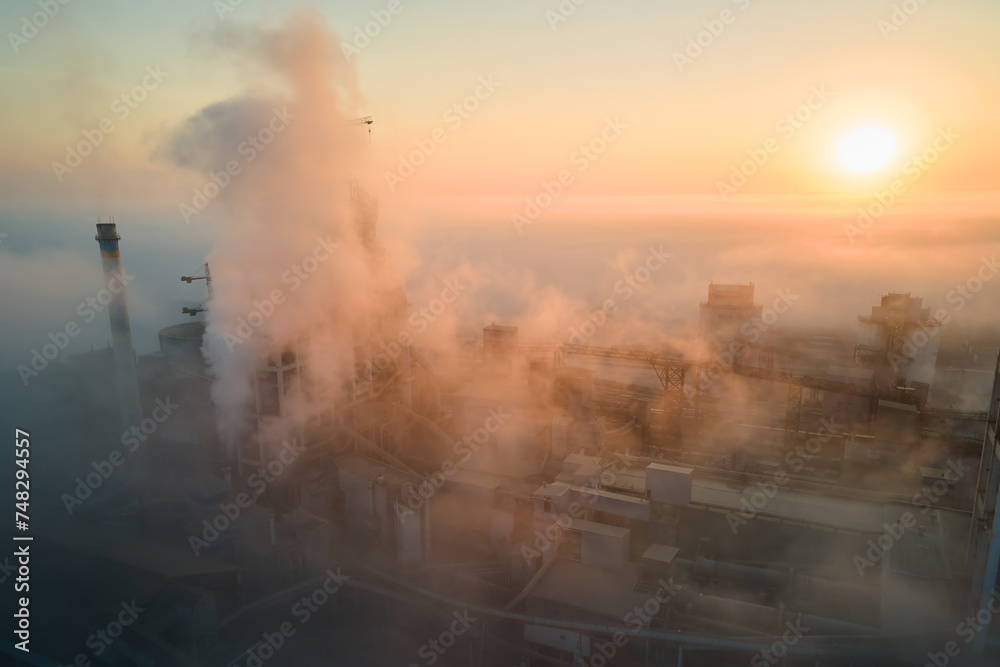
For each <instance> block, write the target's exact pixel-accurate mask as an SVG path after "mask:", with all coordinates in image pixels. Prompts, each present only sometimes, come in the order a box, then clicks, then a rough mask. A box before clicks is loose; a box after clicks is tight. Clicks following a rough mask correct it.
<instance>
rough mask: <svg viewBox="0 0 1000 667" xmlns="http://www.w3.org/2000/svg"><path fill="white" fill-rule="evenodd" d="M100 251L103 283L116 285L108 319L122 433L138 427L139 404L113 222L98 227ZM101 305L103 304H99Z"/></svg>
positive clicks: (116, 232)
mask: <svg viewBox="0 0 1000 667" xmlns="http://www.w3.org/2000/svg"><path fill="white" fill-rule="evenodd" d="M94 238H95V239H96V240H97V243H98V245H100V247H101V263H102V264H103V265H104V280H105V283H106V284H108V285H111V284H114V283H118V284H120V285H121V289H120V290H119V291H117V292H115V291H113V290H111V289H107V290H106V291H107V292H109V293H110V294H111V303H110V304H109V305H108V317H109V318H110V319H111V343H112V345H113V347H114V352H115V374H116V381H117V385H118V401H119V404H120V406H121V415H122V430H123V431H125V430H128V429H130V428H132V427H133V426H138V425H139V424H140V423H141V422H142V403H141V402H140V401H139V379H138V377H137V375H136V364H135V350H134V349H133V348H132V327H131V326H130V325H129V321H128V304H127V303H126V301H125V279H124V278H123V277H122V260H121V254H120V253H119V251H118V241H119V240H120V239H121V237H120V236H118V228H117V227H116V226H115V223H114V222H111V223H101V222H98V223H97V236H95V237H94ZM102 303H103V302H102Z"/></svg>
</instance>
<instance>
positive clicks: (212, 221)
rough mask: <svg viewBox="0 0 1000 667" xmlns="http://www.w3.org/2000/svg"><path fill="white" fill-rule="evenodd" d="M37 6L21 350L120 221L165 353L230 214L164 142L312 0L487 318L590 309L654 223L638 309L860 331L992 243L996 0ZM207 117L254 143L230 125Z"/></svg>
mask: <svg viewBox="0 0 1000 667" xmlns="http://www.w3.org/2000/svg"><path fill="white" fill-rule="evenodd" d="M43 4H44V3H43ZM904 4H905V5H906V8H908V9H909V10H910V11H911V12H912V13H911V14H907V13H906V12H905V11H904V9H903V7H902V5H904ZM40 6H42V5H39V4H36V3H35V2H28V1H26V0H12V1H11V2H7V3H4V5H3V7H2V8H0V27H2V31H3V32H4V33H5V40H4V41H5V42H6V43H5V44H4V45H2V47H0V85H2V87H3V90H5V91H7V92H8V94H7V95H6V96H5V100H4V107H3V111H2V117H3V121H4V122H3V123H0V147H2V148H0V233H5V234H7V236H6V237H3V238H0V260H3V261H0V277H3V278H4V279H5V280H7V281H11V280H17V281H20V282H21V283H22V284H24V285H25V286H26V287H25V289H24V290H23V293H21V294H19V295H7V296H6V297H5V300H6V302H7V304H8V305H17V306H18V307H19V308H20V309H21V312H28V311H29V310H36V311H38V312H44V313H45V315H44V316H41V315H40V316H39V317H40V318H41V319H40V320H39V321H31V322H28V323H25V324H24V325H23V326H22V327H21V328H20V329H19V331H20V332H21V334H23V335H20V334H18V335H16V336H15V335H14V334H10V335H11V336H12V337H13V338H15V339H16V340H17V341H18V342H17V346H18V348H19V349H21V348H23V349H24V350H28V349H30V347H31V341H32V340H33V338H32V336H34V337H35V338H37V337H38V336H39V334H38V333H32V332H38V331H42V332H44V331H46V330H47V327H51V326H58V324H59V323H60V322H61V321H62V320H63V319H65V315H64V313H65V312H66V311H67V309H69V310H71V309H72V307H73V305H74V304H76V303H78V302H79V300H80V298H82V297H83V296H84V295H85V294H87V293H89V292H90V291H92V287H93V286H94V285H95V284H99V281H100V271H99V266H97V263H96V262H95V261H94V258H93V256H92V255H93V253H94V249H93V248H92V247H91V246H92V245H93V242H92V241H91V240H90V237H91V236H92V235H93V223H94V222H95V218H96V217H97V216H107V215H114V216H115V217H116V220H118V221H119V226H120V227H121V231H122V234H123V236H124V237H125V240H124V241H123V256H124V257H125V261H126V265H127V266H128V265H129V262H131V265H132V266H133V267H134V268H135V269H136V270H137V271H138V272H139V279H138V280H137V284H136V286H135V287H134V288H132V289H133V290H134V291H135V292H136V296H135V297H134V298H133V297H130V304H132V303H133V302H135V305H134V306H133V310H134V312H135V314H134V318H138V319H139V320H140V321H139V323H138V326H139V329H140V331H143V332H145V335H144V336H143V337H142V340H141V341H137V347H138V348H139V349H140V350H142V349H143V348H144V347H145V348H146V349H148V348H151V347H153V346H155V337H154V336H152V335H151V332H152V331H155V328H156V326H159V325H160V324H164V323H168V320H169V319H170V318H171V317H173V316H172V315H168V314H167V311H168V310H169V312H170V313H173V312H174V311H175V310H176V308H175V306H176V305H177V303H179V302H181V301H184V300H186V299H191V297H189V296H186V295H188V294H190V290H191V288H190V287H188V286H186V285H182V284H180V283H179V281H177V280H176V275H174V274H180V273H190V272H191V271H192V270H193V269H194V268H195V267H197V265H198V264H199V263H200V262H201V261H203V260H204V257H205V256H206V255H207V254H208V253H209V252H210V251H211V249H212V247H213V243H214V240H213V239H215V238H216V237H217V234H218V231H219V226H220V225H222V224H224V221H223V218H224V217H225V214H224V212H223V208H222V206H221V205H219V204H218V203H217V202H216V203H211V204H209V205H208V207H207V208H205V210H204V211H199V212H198V213H197V214H195V215H193V216H189V217H191V220H190V221H186V220H185V214H184V210H183V206H184V205H189V204H191V203H192V202H193V200H194V197H195V195H194V191H195V189H198V188H203V187H204V185H205V183H206V172H205V171H204V170H199V169H197V168H194V169H193V168H191V166H192V165H185V164H182V161H178V159H177V155H176V154H172V153H171V146H172V143H171V142H172V141H173V140H174V138H175V137H176V136H177V133H178V131H179V129H180V128H184V127H186V126H185V123H187V122H189V121H190V120H191V119H197V118H199V117H204V112H205V111H206V110H210V109H219V108H222V107H220V106H219V105H223V106H224V105H225V104H227V103H228V102H230V101H232V100H234V99H239V98H242V97H245V96H247V95H250V96H255V95H256V96H258V97H261V98H271V97H275V94H276V91H279V92H280V90H281V88H282V86H283V85H285V84H284V83H283V82H282V81H281V79H280V77H274V76H271V74H270V73H269V72H267V71H265V70H262V69H261V67H260V66H259V63H256V62H254V58H252V57H246V53H245V52H241V51H239V50H233V49H227V48H225V47H226V45H227V44H228V43H229V42H230V41H233V40H238V39H239V35H241V34H244V33H245V31H246V30H249V29H254V28H260V29H266V28H274V27H276V26H280V25H282V24H283V22H284V21H286V20H287V18H288V17H289V16H291V15H293V13H294V12H295V11H296V10H299V9H308V10H310V11H313V12H315V13H316V17H317V20H318V21H320V22H321V23H323V24H324V25H325V26H326V28H327V29H328V30H330V31H332V32H333V33H335V34H337V35H339V36H340V37H341V38H342V39H343V40H344V42H343V45H342V47H341V51H342V55H344V57H345V58H346V59H347V60H348V63H349V67H350V68H351V74H350V76H349V77H348V79H351V80H353V81H354V82H355V83H356V86H357V90H358V93H359V94H358V95H357V96H356V97H353V98H352V99H353V100H354V102H355V103H354V107H353V109H352V113H355V114H356V116H357V117H361V116H371V117H372V118H373V119H374V123H373V124H372V125H370V126H367V125H358V126H356V127H355V128H354V130H355V131H356V132H357V133H358V135H360V137H361V139H362V140H365V141H367V146H366V148H365V151H364V156H363V158H364V159H363V161H364V166H363V168H362V169H361V170H360V171H359V172H358V175H359V177H361V178H362V180H363V182H364V183H365V186H366V187H368V188H370V189H371V190H373V191H377V194H378V198H379V206H380V220H379V230H380V236H381V237H382V238H383V240H384V241H385V242H386V243H387V244H388V245H389V247H390V249H391V250H393V251H395V252H396V253H397V255H396V256H397V257H398V261H399V272H400V279H401V281H402V282H403V283H404V285H406V286H407V289H408V291H413V290H414V289H417V288H418V287H419V286H420V285H427V284H434V283H435V280H436V279H437V278H438V277H440V276H441V275H445V274H448V273H449V272H452V271H456V270H458V269H459V268H460V267H462V266H465V265H468V264H470V262H471V263H473V264H475V265H476V266H477V267H478V271H479V275H481V276H485V277H488V281H491V282H492V283H494V284H493V285H492V286H491V287H490V290H489V291H488V294H490V295H491V296H490V297H489V298H488V299H486V300H485V301H479V302H477V310H476V311H475V315H476V316H477V317H479V318H500V319H505V318H506V319H510V320H516V319H517V318H519V317H523V318H527V319H526V321H529V322H530V321H532V319H531V317H529V315H531V314H532V313H535V314H537V313H538V312H539V310H544V309H545V306H544V304H549V305H551V303H550V302H548V301H546V300H545V298H541V299H540V300H538V301H534V300H531V299H527V298H525V296H526V295H529V294H536V293H545V290H548V289H557V290H559V291H560V293H561V294H563V295H564V300H565V301H567V302H571V303H575V304H577V306H579V308H578V309H577V310H580V309H585V308H589V307H594V306H595V305H599V303H600V300H601V298H602V294H604V293H606V292H608V290H609V289H610V288H611V286H613V285H614V284H615V280H616V276H617V275H620V274H621V273H622V272H623V271H626V270H630V269H628V267H629V266H630V265H629V262H634V261H638V260H639V259H641V258H642V257H644V256H645V254H646V248H647V247H648V246H649V245H650V244H653V245H661V244H665V247H666V248H667V249H668V250H672V251H673V252H674V253H675V258H676V259H675V260H674V261H675V263H676V266H675V267H673V268H672V269H671V271H672V272H673V273H671V276H673V277H672V278H670V279H669V280H666V279H664V281H663V283H662V284H661V285H660V287H659V288H658V289H659V290H660V292H658V293H657V294H658V296H657V297H656V299H655V300H654V301H650V302H649V303H648V304H647V306H648V309H649V310H656V311H662V310H664V309H670V308H682V309H685V310H684V311H683V312H679V313H671V314H670V315H669V316H665V318H666V320H673V319H678V318H680V319H684V318H686V317H689V316H691V317H693V316H694V313H695V312H696V310H697V301H698V300H699V298H701V299H703V298H704V292H705V291H706V284H707V282H709V281H710V280H716V281H717V282H721V281H732V282H750V281H754V282H756V283H757V284H758V285H759V288H758V289H759V291H760V292H761V293H764V294H773V293H774V292H776V291H777V290H779V289H782V288H785V287H787V286H789V285H795V286H797V288H798V289H800V290H801V291H802V292H803V293H805V294H808V295H810V297H809V301H810V303H811V306H810V307H809V308H802V312H803V313H809V316H810V317H820V316H821V317H825V318H826V319H825V320H824V322H828V323H834V322H840V323H847V324H849V323H850V321H851V320H852V318H853V317H854V315H856V314H859V313H861V312H864V311H866V310H867V309H868V308H869V307H870V306H871V305H873V304H874V303H875V302H876V301H877V298H878V296H879V295H880V294H883V293H885V292H887V291H889V290H901V291H913V292H914V293H918V294H920V295H922V296H925V297H926V298H927V299H928V301H932V302H933V303H934V304H935V305H937V304H940V305H944V304H945V303H946V298H947V294H948V292H949V290H951V289H953V288H954V286H955V285H956V284H957V283H959V282H965V281H966V280H968V279H969V276H971V275H973V274H974V273H975V272H976V271H977V270H978V268H977V267H978V266H979V265H980V263H981V262H982V260H983V257H989V256H990V255H991V254H992V253H993V252H995V251H996V248H997V240H998V239H997V234H998V232H997V231H996V229H997V227H998V226H997V225H996V221H997V210H998V207H997V204H998V203H1000V202H998V197H997V186H998V180H1000V170H998V169H997V168H996V156H997V155H998V154H1000V126H998V125H997V123H996V122H995V109H996V108H998V106H1000V85H998V78H997V76H996V74H997V72H998V66H1000V49H997V48H996V46H995V34H996V28H997V26H998V25H1000V5H998V4H997V3H995V2H991V1H989V0H978V1H974V0H955V1H951V2H947V3H945V2H934V1H930V2H925V3H923V4H920V3H918V2H916V0H914V2H912V3H894V2H887V1H885V2H883V1H881V0H879V1H875V2H872V1H870V0H846V1H844V2H839V3H824V4H815V3H802V2H792V1H791V0H784V1H782V0H739V1H738V2H737V1H733V0H714V1H712V2H693V1H685V2H682V1H679V0H678V1H673V2H669V3H660V2H652V1H638V0H636V1H626V2H617V3H611V2H607V1H601V0H585V1H584V2H581V3H579V4H577V3H576V2H573V1H572V0H564V1H563V2H561V3H560V2H556V1H554V0H552V1H548V2H545V1H543V2H527V1H521V0H512V1H510V2H506V3H487V2H475V1H474V2H457V1H444V0H398V2H396V1H389V0H378V1H373V2H350V3H345V2H323V1H317V2H279V1H267V0H261V1H258V0H244V1H243V2H237V1H236V0H218V1H215V2H212V1H209V0H199V1H195V0H178V1H177V2H172V3H152V2H125V1H113V0H95V1H92V2H86V3H84V2H79V1H72V0H71V1H70V2H68V3H67V4H65V5H62V4H56V6H57V7H58V11H55V10H54V9H50V11H54V12H55V14H54V15H53V16H51V17H47V18H46V19H45V20H44V21H42V19H39V18H37V12H39V11H41V9H40ZM32 15H36V19H35V20H36V22H38V23H43V22H44V23H45V25H43V26H42V27H41V28H40V29H38V30H37V32H34V31H32V30H31V29H30V28H25V25H26V22H28V21H30V20H31V17H32ZM366 29H367V31H368V33H369V34H367V35H366V34H365V30H366ZM330 57H331V58H334V57H336V55H335V54H334V55H331V56H330ZM352 85H353V84H352ZM137 86H138V87H139V88H137ZM122 96H125V99H124V100H123V99H122ZM279 96H280V95H279ZM139 98H141V100H140V99H139ZM456 105H458V106H457V107H456ZM102 124H103V127H104V128H110V130H109V131H100V132H99V130H100V128H102ZM872 126H874V127H876V128H879V130H880V131H882V132H883V133H886V134H887V135H888V136H889V139H890V143H892V144H894V149H892V150H890V151H889V152H888V154H886V155H881V156H879V155H875V156H874V157H871V156H868V158H870V160H874V161H875V162H877V163H878V164H877V166H876V168H874V169H872V170H871V171H869V172H867V173H857V172H855V171H852V170H851V169H850V168H849V165H848V163H849V162H850V160H846V161H845V159H843V158H842V157H841V156H839V154H838V148H839V147H840V146H841V142H842V140H843V139H844V138H845V137H847V136H849V135H850V133H851V132H852V131H855V130H857V129H858V128H866V127H872ZM369 129H370V130H371V134H370V138H369V137H368V136H366V134H367V130H369ZM88 137H90V138H91V139H88ZM94 137H97V138H99V141H94V140H92V138H94ZM216 140H217V141H219V142H220V145H219V146H217V147H216V148H218V149H219V151H220V153H221V154H226V153H228V154H233V155H234V156H238V155H239V153H238V146H239V145H240V140H241V137H240V136H238V135H225V136H221V135H220V136H217V137H216ZM81 142H82V144H83V147H84V148H85V149H88V148H89V149H91V150H89V151H88V152H89V154H88V155H86V156H83V157H81V158H80V162H79V164H78V165H76V166H70V165H71V162H70V159H71V158H70V155H69V153H70V152H73V151H74V150H75V148H74V147H79V146H80V145H81ZM88 144H94V145H93V146H92V147H91V146H90V145H88ZM588 147H589V148H588ZM81 152H82V151H81ZM265 157H266V156H265ZM865 157H866V156H863V155H862V156H858V155H854V156H853V158H854V159H855V162H856V161H857V159H862V161H864V158H865ZM931 158H932V159H931ZM411 172H412V173H411ZM894 185H895V186H896V190H895V191H894V190H893V187H894ZM553 194H554V196H553ZM860 211H867V212H868V214H869V215H870V217H871V220H872V222H871V223H868V226H865V227H862V226H860V224H861V221H862V220H863V218H861V217H859V216H860ZM186 222H190V223H191V224H185V223H186ZM275 224H276V225H279V223H278V222H276V223H275ZM441 229H447V230H450V231H446V232H441V231H440V230H441ZM130 243H131V245H129V244H130ZM129 253H131V254H129ZM173 265H176V270H175V269H174V266H173ZM661 275H666V274H661ZM484 280H486V279H485V278H484ZM27 286H32V289H28V288H27ZM503 286H507V287H508V289H507V290H506V291H504V289H502V287H503ZM184 290H187V292H185V291H184ZM483 294H484V299H485V298H486V297H485V295H486V294H487V292H484V293H483ZM140 295H141V296H140ZM997 295H998V292H997V291H996V289H995V286H994V285H992V284H990V285H989V286H988V289H985V290H984V292H983V295H981V296H980V297H979V298H977V300H976V302H975V303H974V304H973V306H974V307H970V308H969V311H973V310H977V309H978V312H980V315H981V317H983V318H988V317H989V316H990V313H992V312H994V311H993V309H994V306H995V305H996V304H997V303H998V302H1000V299H998V296H997ZM415 298H419V297H415ZM529 301H530V303H528V302H529ZM196 302H197V299H195V303H196ZM520 302H524V303H525V304H527V305H522V306H521V307H520V308H519V307H518V306H517V305H516V304H517V303H520ZM540 304H542V305H540ZM654 304H655V305H654ZM557 310H558V309H557ZM570 310H571V309H570ZM560 312H563V311H561V310H560ZM567 312H568V311H567ZM143 313H148V314H149V316H148V318H147V319H142V318H143ZM152 313H158V315H156V316H155V317H154V316H153V315H152ZM572 317H577V315H576V314H574V315H573V316H572ZM803 318H805V315H803ZM173 319H176V317H173ZM570 321H572V320H570ZM568 326H569V322H559V323H558V324H553V325H552V326H550V327H549V329H548V330H547V331H548V332H549V333H552V332H553V331H566V330H567V329H568ZM637 331H638V330H637ZM626 333H627V332H626ZM623 335H625V334H623ZM105 337H106V332H101V333H95V334H94V336H93V339H92V340H91V341H90V343H91V344H98V345H99V344H101V341H102V340H103V339H104V338H105ZM43 338H44V337H43Z"/></svg>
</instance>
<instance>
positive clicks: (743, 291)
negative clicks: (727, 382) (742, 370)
mask: <svg viewBox="0 0 1000 667" xmlns="http://www.w3.org/2000/svg"><path fill="white" fill-rule="evenodd" d="M763 311H764V307H763V306H761V305H759V304H754V302H753V283H750V284H749V285H717V284H715V283H711V284H709V286H708V301H703V302H702V303H701V305H700V306H699V313H698V331H699V333H700V334H701V337H702V338H703V339H704V340H705V341H707V342H709V343H711V344H712V345H713V346H717V347H719V346H725V345H728V344H730V343H732V342H733V341H734V340H735V339H736V338H737V337H739V336H740V330H741V329H742V328H743V327H744V325H746V324H749V323H750V322H752V321H753V320H754V318H757V319H759V318H760V316H761V314H762V313H763ZM750 361H751V360H749V359H744V360H737V363H741V364H747V363H749V362H750Z"/></svg>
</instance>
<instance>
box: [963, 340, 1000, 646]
mask: <svg viewBox="0 0 1000 667" xmlns="http://www.w3.org/2000/svg"><path fill="white" fill-rule="evenodd" d="M998 422H1000V359H997V365H996V366H995V367H994V372H993V394H992V396H991V397H990V409H989V412H988V413H987V421H986V436H985V438H984V440H983V455H982V459H981V462H980V464H979V481H978V483H977V484H976V497H975V499H974V501H973V507H972V536H971V540H970V544H969V565H970V567H971V570H972V572H971V574H972V591H971V602H970V611H971V613H973V614H976V613H977V612H978V611H979V610H980V609H984V608H989V607H990V606H992V607H996V602H994V601H992V598H993V597H994V596H995V595H997V592H996V586H997V570H998V569H1000V506H998V501H1000V493H998V491H1000V438H998V437H997V428H998V427H997V424H998ZM989 634H990V632H989V630H986V631H983V632H978V633H976V637H975V639H974V641H973V653H974V655H975V656H981V655H982V654H983V650H984V648H985V646H986V643H987V640H988V639H993V640H995V639H996V637H988V635H989Z"/></svg>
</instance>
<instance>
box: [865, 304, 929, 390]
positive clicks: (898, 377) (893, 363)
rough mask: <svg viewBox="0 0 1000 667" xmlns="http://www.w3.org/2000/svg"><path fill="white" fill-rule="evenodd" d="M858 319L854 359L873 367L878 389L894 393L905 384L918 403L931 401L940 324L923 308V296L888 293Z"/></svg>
mask: <svg viewBox="0 0 1000 667" xmlns="http://www.w3.org/2000/svg"><path fill="white" fill-rule="evenodd" d="M858 321H859V323H860V328H859V330H858V343H857V345H856V346H855V348H854V357H855V361H857V362H858V363H859V364H862V365H864V366H870V367H873V368H875V376H876V382H877V383H878V385H879V389H881V390H888V391H887V392H886V393H892V394H894V395H896V394H898V392H899V390H898V389H897V388H898V387H905V388H907V389H909V390H912V391H910V392H907V393H912V394H913V395H914V398H915V400H916V401H917V402H918V403H925V402H927V401H928V400H930V397H931V385H932V383H933V382H934V370H935V368H936V366H937V354H938V339H939V338H940V336H939V335H938V334H939V333H940V331H939V329H940V327H941V323H940V322H939V321H937V320H936V319H934V318H933V317H931V315H930V308H924V307H923V299H921V298H919V297H913V296H910V294H909V293H905V294H899V293H891V294H887V295H885V296H883V297H882V303H881V304H880V305H878V306H873V307H872V314H871V315H870V316H869V315H862V316H861V317H859V318H858ZM897 398H900V399H904V398H905V396H903V395H898V396H897Z"/></svg>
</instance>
